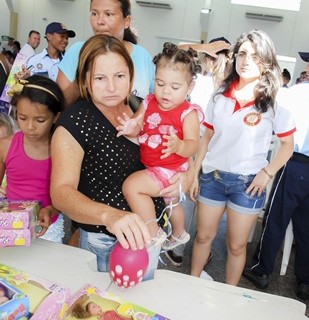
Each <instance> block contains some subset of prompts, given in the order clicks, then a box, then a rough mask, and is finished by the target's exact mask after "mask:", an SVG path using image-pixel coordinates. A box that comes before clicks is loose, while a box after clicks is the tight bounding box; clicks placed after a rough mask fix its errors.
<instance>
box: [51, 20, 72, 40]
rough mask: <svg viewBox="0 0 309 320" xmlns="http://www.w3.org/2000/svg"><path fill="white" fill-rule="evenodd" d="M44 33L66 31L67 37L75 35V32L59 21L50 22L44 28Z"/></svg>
mask: <svg viewBox="0 0 309 320" xmlns="http://www.w3.org/2000/svg"><path fill="white" fill-rule="evenodd" d="M46 33H60V34H63V33H67V34H68V37H69V38H74V37H75V32H74V31H73V30H68V29H67V28H66V26H65V25H64V24H62V23H60V22H52V23H50V24H49V25H48V26H47V27H46V30H45V34H46Z"/></svg>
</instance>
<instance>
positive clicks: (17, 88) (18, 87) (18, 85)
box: [7, 79, 29, 97]
mask: <svg viewBox="0 0 309 320" xmlns="http://www.w3.org/2000/svg"><path fill="white" fill-rule="evenodd" d="M27 83H29V81H27V80H22V79H19V80H18V81H16V82H15V83H14V84H13V85H12V86H11V87H10V89H9V90H8V91H7V95H8V96H10V97H13V95H14V94H20V93H21V92H22V90H23V88H24V85H25V84H27Z"/></svg>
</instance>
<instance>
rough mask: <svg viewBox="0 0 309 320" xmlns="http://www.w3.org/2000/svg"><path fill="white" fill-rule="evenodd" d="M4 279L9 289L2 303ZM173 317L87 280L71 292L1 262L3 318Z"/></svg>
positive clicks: (117, 319) (154, 319)
mask: <svg viewBox="0 0 309 320" xmlns="http://www.w3.org/2000/svg"><path fill="white" fill-rule="evenodd" d="M1 283H3V284H5V286H6V288H9V290H3V292H4V293H5V294H3V296H5V297H4V298H3V304H1ZM3 319H9V320H18V319H22V320H29V319H31V320H76V319H89V320H103V319H104V320H169V319H168V318H166V317H164V316H162V315H159V314H157V313H156V312H153V311H150V310H148V309H145V308H143V307H141V306H139V305H136V304H134V303H132V302H128V301H125V300H123V299H122V298H121V297H118V296H116V295H114V294H112V293H109V292H106V291H101V290H100V289H99V288H97V287H96V286H94V285H91V284H86V285H84V286H83V287H82V288H81V289H80V290H78V291H77V292H76V293H74V294H72V295H71V293H70V290H69V289H66V288H63V287H61V286H59V285H58V284H55V283H53V282H51V281H48V280H45V279H42V278H39V277H37V276H35V275H32V274H29V273H26V272H23V271H20V270H17V269H15V268H12V267H9V266H7V265H4V264H1V263H0V320H3Z"/></svg>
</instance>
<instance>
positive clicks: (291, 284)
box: [159, 200, 309, 317]
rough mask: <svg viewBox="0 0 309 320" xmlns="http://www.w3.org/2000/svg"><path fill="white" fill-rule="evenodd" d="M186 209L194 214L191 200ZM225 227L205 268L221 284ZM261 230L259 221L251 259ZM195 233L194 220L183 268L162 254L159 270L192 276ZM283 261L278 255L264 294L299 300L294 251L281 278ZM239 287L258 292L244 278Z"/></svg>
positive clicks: (186, 204)
mask: <svg viewBox="0 0 309 320" xmlns="http://www.w3.org/2000/svg"><path fill="white" fill-rule="evenodd" d="M184 208H185V211H186V214H190V213H192V212H194V204H193V203H192V202H191V201H189V200H187V201H186V202H185V203H184ZM225 227H226V221H225V219H224V218H223V219H222V222H221V224H220V227H219V232H218V235H217V238H216V239H215V241H214V243H213V249H212V252H213V258H212V260H211V261H210V262H209V264H208V265H207V267H206V268H205V270H206V271H207V273H209V274H210V275H211V276H212V277H213V278H214V280H215V281H219V282H224V281H225V260H226V245H225ZM260 230H261V222H260V221H259V222H258V223H257V226H256V229H255V233H254V236H253V239H252V242H251V243H248V250H247V252H248V257H251V256H252V254H253V251H254V250H255V246H256V244H257V241H258V237H259V233H260ZM194 233H195V229H194V220H193V223H192V226H191V230H190V234H191V240H190V242H189V243H188V244H187V245H186V249H185V256H184V262H183V265H182V266H181V267H175V266H173V265H172V264H171V263H170V262H169V261H168V260H167V259H166V257H165V256H164V255H163V254H162V260H163V263H160V265H159V268H162V269H169V270H173V271H176V272H182V273H185V274H190V263H191V253H192V243H193V237H194ZM281 259H282V252H280V253H279V254H278V257H277V260H276V265H275V270H274V273H273V274H272V276H271V277H270V279H269V286H268V288H267V289H266V290H264V292H267V293H271V294H276V295H280V296H284V297H289V298H292V299H296V300H299V299H298V298H297V296H296V294H295V292H294V290H295V286H296V283H295V276H294V268H293V265H294V263H293V261H294V249H293V248H292V252H291V257H290V263H289V265H288V268H287V272H286V275H285V276H280V267H281ZM205 281H206V280H205ZM239 286H240V287H244V288H249V289H253V290H258V289H256V287H255V286H254V285H253V284H252V283H251V282H250V281H248V280H247V279H245V278H244V277H242V278H241V280H240V283H239ZM300 301H302V300H300ZM302 302H304V301H302ZM304 303H305V302H304ZM306 306H307V316H308V317H309V301H306Z"/></svg>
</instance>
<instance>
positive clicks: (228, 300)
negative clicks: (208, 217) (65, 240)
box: [0, 239, 308, 320]
mask: <svg viewBox="0 0 309 320" xmlns="http://www.w3.org/2000/svg"><path fill="white" fill-rule="evenodd" d="M0 262H1V263H4V264H7V265H10V266H12V267H15V268H18V269H21V270H24V271H26V272H29V273H33V274H36V275H38V276H40V277H43V278H46V279H50V280H53V281H55V282H57V283H59V284H62V285H63V286H66V287H69V288H70V289H71V290H72V291H75V290H77V289H79V288H80V287H81V286H82V285H84V284H86V283H91V284H93V285H95V286H97V287H99V288H100V289H102V290H108V291H110V292H112V293H114V294H116V295H119V296H122V297H123V298H124V299H126V300H128V301H131V302H133V303H135V304H138V305H141V306H144V307H145V308H148V309H151V310H153V311H156V312H158V313H160V314H162V315H164V316H166V317H169V318H170V319H173V320H185V319H188V320H198V319H203V320H204V319H205V320H206V319H207V320H221V319H222V320H227V319H229V320H234V319H235V320H236V319H237V320H248V319H250V320H255V319H259V320H261V319H263V320H307V319H308V318H307V317H306V316H305V309H306V306H305V304H303V303H301V302H299V301H296V300H293V299H289V298H284V297H280V296H275V295H271V294H266V293H263V292H259V291H254V290H249V289H244V288H240V287H233V286H229V285H226V284H223V283H219V282H215V281H208V280H203V279H199V278H195V277H191V276H188V275H184V274H180V273H176V272H172V271H167V270H157V271H156V274H155V279H154V280H151V281H145V282H142V283H140V284H138V285H137V286H136V287H132V288H129V289H122V288H119V287H118V286H116V285H115V284H111V281H110V277H109V275H108V274H106V273H100V272H97V271H96V257H95V255H94V254H92V253H90V252H87V251H84V250H81V249H78V248H74V247H69V246H66V245H61V244H57V243H52V242H49V241H45V240H41V239H35V240H34V241H33V243H32V245H31V246H30V247H13V248H1V249H0Z"/></svg>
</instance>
